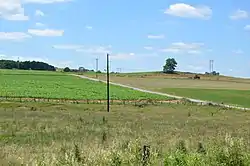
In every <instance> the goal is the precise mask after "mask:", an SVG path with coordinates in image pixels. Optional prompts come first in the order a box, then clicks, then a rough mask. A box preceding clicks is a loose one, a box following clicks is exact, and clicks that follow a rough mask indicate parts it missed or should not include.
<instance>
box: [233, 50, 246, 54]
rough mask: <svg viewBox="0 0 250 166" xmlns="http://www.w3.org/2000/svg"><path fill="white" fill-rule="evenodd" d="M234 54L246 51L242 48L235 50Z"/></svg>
mask: <svg viewBox="0 0 250 166" xmlns="http://www.w3.org/2000/svg"><path fill="white" fill-rule="evenodd" d="M233 53H234V54H238V55H239V54H244V51H242V50H241V49H238V50H234V51H233Z"/></svg>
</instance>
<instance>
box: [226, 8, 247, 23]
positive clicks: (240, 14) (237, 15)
mask: <svg viewBox="0 0 250 166" xmlns="http://www.w3.org/2000/svg"><path fill="white" fill-rule="evenodd" d="M248 17H249V14H248V12H247V11H245V10H241V9H238V10H237V11H235V12H233V13H232V15H230V16H229V18H230V19H232V20H239V19H246V18H248Z"/></svg>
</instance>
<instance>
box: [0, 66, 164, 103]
mask: <svg viewBox="0 0 250 166" xmlns="http://www.w3.org/2000/svg"><path fill="white" fill-rule="evenodd" d="M0 87H1V89H0V96H9V97H37V98H65V99H105V98H106V84H104V83H101V82H94V81H89V80H85V79H82V78H78V77H74V76H69V75H66V74H63V73H58V72H44V71H19V70H0ZM110 96H111V99H131V100H132V99H167V97H164V96H159V95H154V94H148V93H143V92H138V91H134V90H132V89H127V88H122V87H119V86H111V87H110Z"/></svg>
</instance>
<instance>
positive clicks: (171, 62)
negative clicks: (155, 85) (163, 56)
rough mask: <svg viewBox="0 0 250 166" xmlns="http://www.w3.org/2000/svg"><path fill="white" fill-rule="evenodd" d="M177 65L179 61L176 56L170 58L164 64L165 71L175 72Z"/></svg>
mask: <svg viewBox="0 0 250 166" xmlns="http://www.w3.org/2000/svg"><path fill="white" fill-rule="evenodd" d="M176 66H177V62H176V60H175V59H174V58H168V59H167V60H166V64H165V65H164V66H163V73H173V72H174V71H175V68H176Z"/></svg>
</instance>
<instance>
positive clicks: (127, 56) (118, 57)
mask: <svg viewBox="0 0 250 166" xmlns="http://www.w3.org/2000/svg"><path fill="white" fill-rule="evenodd" d="M134 57H135V53H118V54H112V55H110V59H114V60H127V59H132V58H134Z"/></svg>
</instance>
